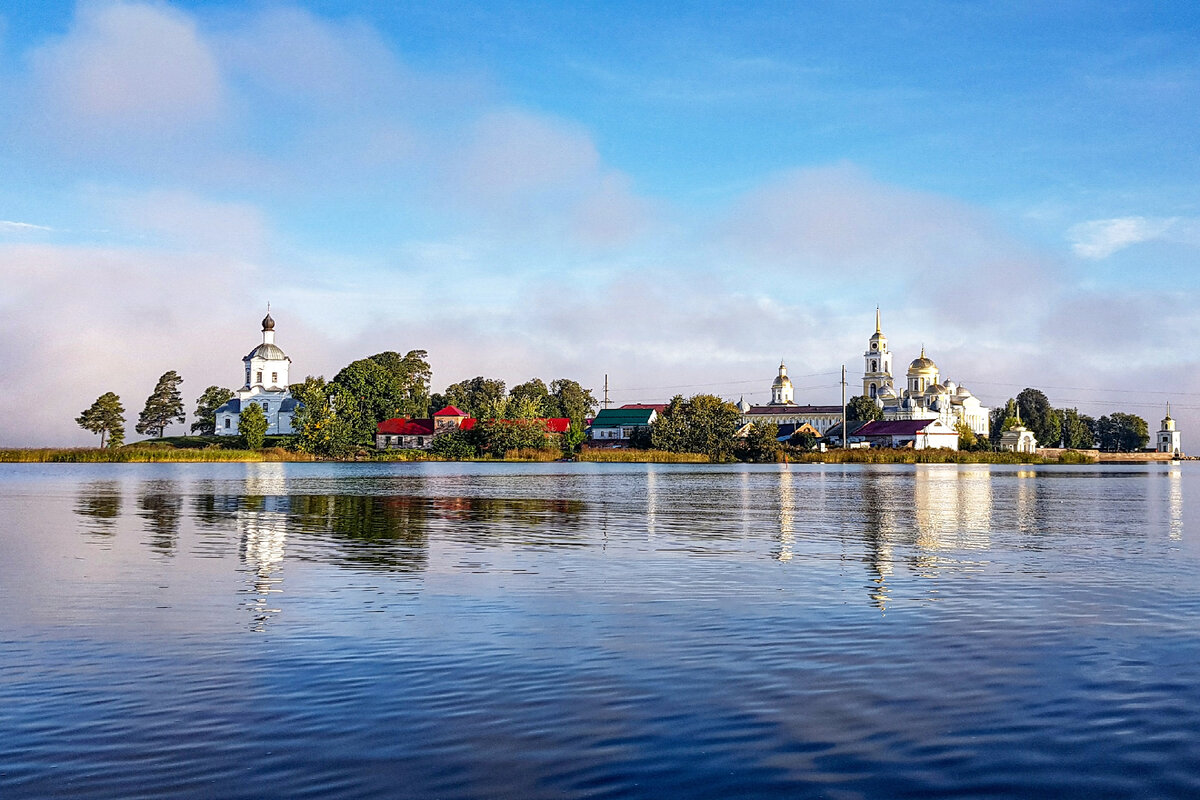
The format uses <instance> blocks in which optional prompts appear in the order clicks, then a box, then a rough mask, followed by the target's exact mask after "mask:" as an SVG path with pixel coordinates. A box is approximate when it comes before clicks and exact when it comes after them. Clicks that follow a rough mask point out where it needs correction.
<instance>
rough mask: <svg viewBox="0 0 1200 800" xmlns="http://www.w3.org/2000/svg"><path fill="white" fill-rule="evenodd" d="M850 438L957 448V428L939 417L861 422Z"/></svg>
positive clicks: (890, 444) (881, 444) (888, 444)
mask: <svg viewBox="0 0 1200 800" xmlns="http://www.w3.org/2000/svg"><path fill="white" fill-rule="evenodd" d="M851 438H852V439H855V438H856V439H860V440H861V441H865V442H870V443H871V446H872V447H897V448H900V447H905V448H907V447H911V448H912V449H913V450H927V449H930V448H935V447H944V448H946V449H947V450H957V449H958V431H957V430H955V429H954V428H951V427H949V426H947V425H946V424H945V423H944V422H942V421H941V420H940V419H896V420H875V421H873V422H868V423H867V424H866V425H863V426H862V427H861V428H859V429H858V430H857V431H855V432H854V433H853V434H852V435H851Z"/></svg>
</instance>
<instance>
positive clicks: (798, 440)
mask: <svg viewBox="0 0 1200 800" xmlns="http://www.w3.org/2000/svg"><path fill="white" fill-rule="evenodd" d="M787 443H788V447H790V448H792V449H794V450H799V451H801V452H804V453H807V452H808V451H809V450H812V449H813V448H814V447H816V446H817V437H816V436H814V435H813V434H811V433H809V432H808V431H796V432H795V433H793V434H792V435H791V436H790V437H789V438H788V442H787Z"/></svg>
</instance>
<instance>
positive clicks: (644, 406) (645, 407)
mask: <svg viewBox="0 0 1200 800" xmlns="http://www.w3.org/2000/svg"><path fill="white" fill-rule="evenodd" d="M667 405H668V404H667V403H626V404H625V405H623V406H621V408H631V409H635V410H637V411H649V410H651V409H653V410H654V411H655V412H656V413H659V414H661V413H663V412H664V411H666V410H667Z"/></svg>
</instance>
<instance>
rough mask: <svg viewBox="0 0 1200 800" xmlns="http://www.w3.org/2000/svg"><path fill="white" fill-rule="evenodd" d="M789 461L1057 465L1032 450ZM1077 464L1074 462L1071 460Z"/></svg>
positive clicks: (839, 454) (884, 451)
mask: <svg viewBox="0 0 1200 800" xmlns="http://www.w3.org/2000/svg"><path fill="white" fill-rule="evenodd" d="M788 460H789V461H792V462H795V463H800V464H816V463H825V464H1057V463H1059V462H1058V461H1057V460H1056V459H1047V458H1043V457H1042V456H1039V455H1036V454H1032V453H1009V452H978V451H972V450H944V449H941V448H934V449H930V450H894V449H889V448H874V447H873V448H871V449H869V450H829V451H826V452H824V453H798V454H795V455H789V456H788ZM1072 463H1076V462H1072Z"/></svg>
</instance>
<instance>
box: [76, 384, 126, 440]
mask: <svg viewBox="0 0 1200 800" xmlns="http://www.w3.org/2000/svg"><path fill="white" fill-rule="evenodd" d="M75 422H77V423H78V424H79V427H81V428H83V429H84V430H85V431H90V432H91V433H98V434H100V446H101V447H104V440H105V438H107V439H108V446H109V447H120V446H121V445H122V444H123V443H124V442H125V407H124V406H122V405H121V398H120V397H118V396H117V395H115V394H113V393H112V392H105V393H104V394H102V395H100V396H99V397H97V398H96V402H94V403H92V404H91V406H89V407H88V409H87V410H86V411H84V412H83V413H81V414H80V415H79V416H78V417H76V418H75Z"/></svg>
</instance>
